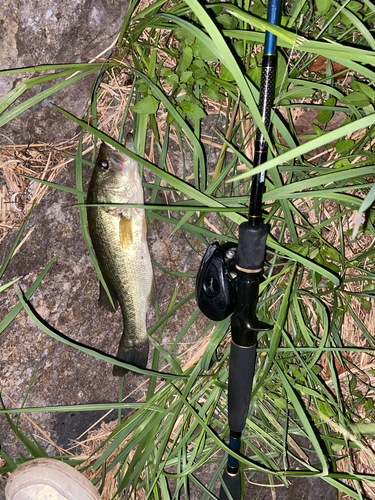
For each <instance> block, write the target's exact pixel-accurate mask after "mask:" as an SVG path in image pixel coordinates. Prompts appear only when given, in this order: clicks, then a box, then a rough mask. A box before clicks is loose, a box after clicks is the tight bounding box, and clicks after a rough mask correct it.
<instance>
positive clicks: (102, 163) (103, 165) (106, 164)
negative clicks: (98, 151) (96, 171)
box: [98, 160, 109, 171]
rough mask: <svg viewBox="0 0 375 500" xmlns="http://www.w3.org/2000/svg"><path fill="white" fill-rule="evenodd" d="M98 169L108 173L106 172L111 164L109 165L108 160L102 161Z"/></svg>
mask: <svg viewBox="0 0 375 500" xmlns="http://www.w3.org/2000/svg"><path fill="white" fill-rule="evenodd" d="M98 167H99V168H100V169H101V170H104V171H106V170H108V167H109V163H108V161H107V160H100V161H99V162H98Z"/></svg>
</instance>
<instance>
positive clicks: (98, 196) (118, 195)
mask: <svg viewBox="0 0 375 500" xmlns="http://www.w3.org/2000/svg"><path fill="white" fill-rule="evenodd" d="M125 146H126V147H127V148H128V149H129V150H131V151H134V145H133V137H132V136H131V135H128V136H127V138H126V142H125ZM87 203H88V204H90V203H103V204H104V203H112V204H118V203H132V204H138V205H143V203H144V198H143V189H142V182H141V176H140V174H139V169H138V163H137V162H136V161H134V160H132V159H131V158H129V157H128V156H126V155H125V154H124V153H121V152H120V151H118V150H117V149H115V148H113V147H112V146H109V145H108V144H106V143H103V144H102V146H101V147H100V150H99V154H98V157H97V160H96V164H95V169H94V172H93V175H92V178H91V181H90V185H89V189H88V194H87ZM87 219H88V226H89V232H90V236H91V241H92V244H93V247H94V250H95V254H96V256H97V259H98V263H99V266H100V269H101V271H102V273H103V277H104V280H105V282H106V284H107V286H108V288H109V290H110V292H111V296H112V298H113V301H114V303H115V304H117V300H118V302H119V303H120V307H121V312H122V317H123V323H124V329H123V334H122V337H121V340H120V345H119V348H118V352H117V357H118V358H119V359H121V360H122V361H125V362H127V363H130V364H132V365H135V366H138V367H141V368H145V367H146V365H147V359H148V350H149V341H148V336H147V328H146V312H147V310H148V309H149V307H151V306H154V305H155V282H154V275H153V271H152V264H151V258H150V253H149V249H148V245H147V224H146V217H145V211H144V209H140V208H122V207H113V208H112V207H87ZM105 297H107V296H106V292H105V291H104V289H102V287H101V293H100V299H99V301H101V300H102V301H103V298H105ZM107 299H108V297H107ZM108 303H110V302H109V300H108ZM127 371H128V370H125V369H124V368H120V367H119V366H115V365H114V367H113V375H114V376H117V377H120V376H122V375H124V374H125V373H126V372H127Z"/></svg>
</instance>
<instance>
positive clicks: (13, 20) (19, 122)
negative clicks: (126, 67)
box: [0, 0, 129, 144]
mask: <svg viewBox="0 0 375 500" xmlns="http://www.w3.org/2000/svg"><path fill="white" fill-rule="evenodd" d="M128 4H129V0H119V1H117V2H110V1H109V0H66V1H64V2H61V1H59V0H52V1H50V0H37V1H34V2H28V1H27V0H21V1H18V0H1V1H0V44H1V47H2V50H1V51H0V71H1V70H6V69H13V68H23V67H30V66H35V65H40V64H62V63H78V62H88V61H90V59H91V58H94V57H96V56H98V55H99V54H100V53H101V52H103V51H105V49H107V48H108V47H110V45H111V44H112V43H113V42H114V40H115V37H116V35H117V33H118V32H119V30H120V27H121V24H122V20H123V18H124V16H125V13H126V10H127V6H128ZM110 53H111V49H109V50H107V51H105V54H104V55H103V56H102V57H106V56H108V55H109V54H110ZM39 74H40V73H39ZM30 76H35V75H34V74H32V73H31V72H29V73H13V74H6V75H2V74H1V73H0V98H1V97H3V96H4V95H5V94H6V93H7V92H9V91H10V90H11V89H12V88H14V87H15V86H16V85H18V84H19V83H21V82H23V81H25V80H27V79H28V78H29V77H30ZM94 79H95V75H90V76H88V77H85V78H84V79H83V80H80V81H78V82H76V83H75V84H72V85H69V86H68V87H66V88H64V89H62V90H60V91H59V92H58V93H57V94H53V95H52V96H51V97H49V98H47V99H45V100H43V101H42V102H40V103H39V104H37V105H35V106H34V107H33V108H32V109H30V110H27V111H25V112H24V113H22V114H21V115H19V116H18V117H16V118H15V119H13V120H12V121H11V122H9V123H8V124H6V125H5V126H4V127H2V129H1V133H2V134H4V135H5V136H6V137H7V138H8V139H10V141H13V142H14V143H15V144H24V143H28V142H29V141H30V142H47V143H48V142H50V141H52V140H65V139H67V138H70V137H71V135H73V132H74V131H75V129H76V124H75V123H74V122H72V121H70V120H68V119H67V118H65V117H64V116H62V115H61V113H59V112H58V111H56V109H54V108H53V107H52V106H51V104H50V103H51V102H53V103H55V104H57V105H58V106H61V107H62V108H64V109H66V110H68V111H70V112H71V113H73V114H75V115H76V116H78V117H79V118H82V117H83V115H84V113H85V112H86V109H87V103H88V99H89V96H90V88H91V85H92V83H93V81H94ZM60 81H61V80H60ZM50 85H51V83H50V82H49V83H48V84H43V85H38V86H36V87H34V88H32V89H30V90H28V91H26V93H25V94H24V95H23V96H22V97H21V98H20V99H18V100H17V101H16V103H15V104H16V105H17V104H19V103H20V102H22V101H23V100H25V98H26V97H28V98H30V97H32V96H33V95H35V94H36V92H40V91H42V90H44V89H46V88H47V86H50ZM2 141H4V138H2ZM7 142H8V141H7Z"/></svg>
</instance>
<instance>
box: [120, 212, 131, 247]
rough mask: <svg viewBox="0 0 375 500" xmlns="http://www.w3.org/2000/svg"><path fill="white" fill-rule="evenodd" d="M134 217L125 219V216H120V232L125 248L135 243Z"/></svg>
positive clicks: (121, 241) (122, 244) (121, 242)
mask: <svg viewBox="0 0 375 500" xmlns="http://www.w3.org/2000/svg"><path fill="white" fill-rule="evenodd" d="M132 220H133V219H131V218H130V219H125V217H121V218H120V225H119V232H120V244H121V246H122V247H123V248H128V247H129V246H130V245H132V244H133V228H132Z"/></svg>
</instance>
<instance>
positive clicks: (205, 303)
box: [195, 241, 238, 321]
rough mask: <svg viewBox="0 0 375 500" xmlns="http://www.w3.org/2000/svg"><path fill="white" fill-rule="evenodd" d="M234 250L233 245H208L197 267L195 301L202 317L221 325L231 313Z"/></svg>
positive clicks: (234, 292)
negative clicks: (219, 322)
mask: <svg viewBox="0 0 375 500" xmlns="http://www.w3.org/2000/svg"><path fill="white" fill-rule="evenodd" d="M237 246H238V245H237V243H224V245H220V246H219V243H218V242H217V241H215V242H214V243H211V245H210V246H209V247H208V248H207V250H206V253H205V254H204V257H203V259H202V262H201V265H200V267H199V271H198V275H197V281H196V288H195V298H196V301H197V304H198V307H199V309H200V310H201V311H202V313H203V314H204V315H205V316H207V317H208V318H209V319H212V320H214V321H221V320H223V319H224V318H227V317H228V316H229V315H230V314H232V312H233V311H234V305H235V301H236V280H237V272H236V268H235V264H234V257H235V255H236V250H237Z"/></svg>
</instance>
